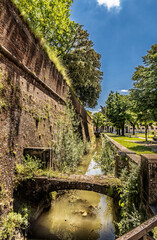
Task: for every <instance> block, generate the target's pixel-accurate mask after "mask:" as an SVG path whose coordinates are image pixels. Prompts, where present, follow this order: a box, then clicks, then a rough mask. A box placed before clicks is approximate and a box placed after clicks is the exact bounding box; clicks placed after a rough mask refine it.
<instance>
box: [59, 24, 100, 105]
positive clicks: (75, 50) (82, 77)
mask: <svg viewBox="0 0 157 240" xmlns="http://www.w3.org/2000/svg"><path fill="white" fill-rule="evenodd" d="M100 57H101V56H100V54H98V53H97V52H96V51H95V50H94V49H93V42H92V41H91V40H89V34H88V33H87V31H85V30H83V29H82V26H80V25H78V26H77V31H76V35H75V38H74V41H73V42H72V45H71V49H70V51H69V52H67V53H66V54H65V55H64V57H63V61H64V64H65V65H66V67H67V69H68V71H69V76H70V78H71V81H72V86H73V88H74V90H75V91H76V93H77V95H78V96H79V98H80V100H81V101H82V103H83V104H84V105H85V106H88V107H91V108H92V107H94V106H95V105H96V104H97V99H98V98H99V94H100V91H101V80H102V75H103V73H102V72H101V71H100V67H101V64H100Z"/></svg>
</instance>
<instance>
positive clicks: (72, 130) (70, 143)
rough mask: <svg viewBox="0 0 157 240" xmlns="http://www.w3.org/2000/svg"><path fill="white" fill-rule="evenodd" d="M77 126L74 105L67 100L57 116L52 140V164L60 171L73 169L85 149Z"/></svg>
mask: <svg viewBox="0 0 157 240" xmlns="http://www.w3.org/2000/svg"><path fill="white" fill-rule="evenodd" d="M78 127H79V121H78V119H77V117H76V114H75V110H74V107H73V106H72V105H71V103H70V101H69V100H68V101H67V105H66V108H65V111H64V112H63V113H62V115H60V116H58V119H57V132H56V136H55V139H54V140H53V151H54V164H55V167H56V168H57V169H59V170H60V171H63V172H68V171H74V170H75V168H76V167H77V165H78V163H79V161H80V159H81V157H82V155H83V153H84V151H85V145H84V143H83V141H82V139H81V137H80V135H79V134H78Z"/></svg>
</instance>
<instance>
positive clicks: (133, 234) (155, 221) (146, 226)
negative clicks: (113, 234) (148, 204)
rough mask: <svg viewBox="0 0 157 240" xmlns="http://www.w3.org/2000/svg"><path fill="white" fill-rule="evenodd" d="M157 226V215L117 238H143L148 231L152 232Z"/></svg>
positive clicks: (131, 239)
mask: <svg viewBox="0 0 157 240" xmlns="http://www.w3.org/2000/svg"><path fill="white" fill-rule="evenodd" d="M156 226H157V215H156V216H155V217H153V218H151V219H149V220H148V221H146V222H144V223H143V224H141V225H140V226H138V227H137V228H135V229H133V230H132V231H130V232H128V233H126V234H125V235H123V236H122V237H120V238H118V239H117V240H140V239H143V237H144V236H146V234H147V233H148V232H150V231H151V230H152V229H153V228H154V227H156Z"/></svg>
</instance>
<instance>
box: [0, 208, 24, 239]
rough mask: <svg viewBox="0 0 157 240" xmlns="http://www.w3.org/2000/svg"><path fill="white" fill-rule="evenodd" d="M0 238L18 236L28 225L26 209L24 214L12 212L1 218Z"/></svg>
mask: <svg viewBox="0 0 157 240" xmlns="http://www.w3.org/2000/svg"><path fill="white" fill-rule="evenodd" d="M0 224H1V227H0V239H11V238H13V237H15V236H16V233H18V231H19V230H21V229H23V230H24V229H26V228H27V227H28V212H27V209H24V211H23V214H21V213H16V212H13V211H12V212H10V213H9V214H8V215H7V216H6V217H5V218H2V219H1V220H0Z"/></svg>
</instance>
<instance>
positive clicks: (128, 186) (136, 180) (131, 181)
mask: <svg viewBox="0 0 157 240" xmlns="http://www.w3.org/2000/svg"><path fill="white" fill-rule="evenodd" d="M121 180H122V183H123V185H122V187H120V188H119V193H120V201H119V206H120V207H121V221H120V222H119V223H117V227H118V236H121V235H123V234H125V233H126V232H129V231H130V230H131V229H133V228H135V227H137V226H138V225H140V224H141V223H142V222H143V221H144V220H145V217H144V214H143V212H144V210H143V209H142V206H141V201H139V199H140V189H141V186H140V167H136V168H135V167H132V169H131V170H130V171H128V169H127V168H124V170H123V171H122V173H121Z"/></svg>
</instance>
